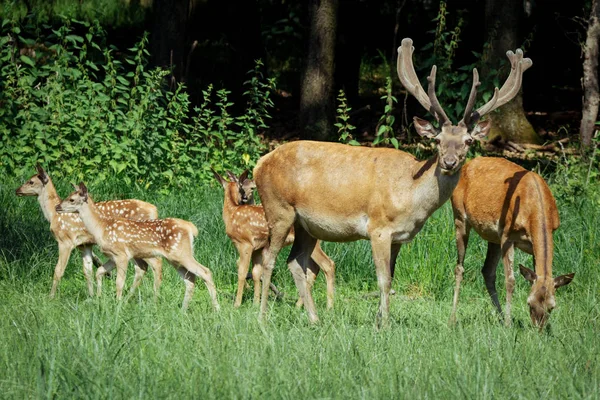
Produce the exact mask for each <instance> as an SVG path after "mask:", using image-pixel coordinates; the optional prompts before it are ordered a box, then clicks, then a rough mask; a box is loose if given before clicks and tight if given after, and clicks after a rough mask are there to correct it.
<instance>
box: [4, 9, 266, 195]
mask: <svg viewBox="0 0 600 400" xmlns="http://www.w3.org/2000/svg"><path fill="white" fill-rule="evenodd" d="M75 31H78V32H80V31H82V32H85V33H84V34H83V35H81V36H80V35H78V34H76V33H75ZM105 42H106V37H105V32H104V30H103V29H102V27H101V26H100V25H99V24H98V23H94V24H88V23H85V22H77V21H70V20H64V23H63V25H62V26H60V27H58V28H57V29H52V28H50V27H48V29H47V30H43V31H39V30H38V29H33V28H32V27H31V26H20V25H19V24H17V23H14V22H11V21H9V20H3V23H2V37H1V39H0V44H1V49H0V77H1V78H2V81H1V83H0V85H1V91H0V135H1V138H0V141H1V144H2V146H1V148H0V171H2V172H3V173H5V174H10V175H22V174H26V173H29V172H30V171H31V169H32V166H33V165H34V164H35V162H41V163H42V164H43V165H44V166H46V167H48V168H49V170H50V171H52V172H53V176H57V177H59V178H60V177H68V178H69V179H71V180H79V179H85V180H86V181H92V182H93V181H102V180H104V179H106V178H107V177H108V176H115V177H117V179H120V180H122V181H124V182H126V183H128V184H131V183H135V184H137V185H140V186H143V187H146V188H147V187H150V186H152V185H154V186H161V187H162V188H163V190H168V188H169V187H170V186H172V185H179V184H184V183H188V182H190V180H192V179H195V180H197V179H204V180H208V179H210V176H209V167H210V165H217V166H218V168H219V169H221V168H229V169H233V170H240V169H243V168H249V167H252V165H253V162H255V160H257V159H258V157H259V155H260V154H261V153H262V152H263V151H264V148H265V146H264V145H263V143H262V141H261V139H260V136H259V133H260V132H262V131H263V130H264V129H266V128H267V121H268V119H269V109H270V108H271V107H272V106H273V103H272V101H271V99H270V97H269V96H270V91H271V89H273V88H274V82H273V80H269V79H265V78H264V77H263V75H262V72H261V70H262V67H263V66H262V63H261V62H260V61H257V63H256V67H255V69H254V70H252V71H250V75H251V77H250V79H249V80H248V81H247V82H246V83H245V86H246V92H245V93H244V95H245V96H246V98H247V99H248V101H247V108H246V112H245V113H244V114H242V115H239V116H232V115H231V114H230V111H229V110H230V108H231V106H232V105H233V104H232V103H231V102H229V101H228V100H227V97H228V95H229V91H227V90H225V89H221V90H219V91H217V98H216V102H215V100H214V99H212V98H211V93H212V87H209V88H208V89H207V90H206V91H205V92H204V94H205V98H204V102H203V103H202V105H201V107H200V108H197V109H195V110H194V111H195V112H194V113H193V114H192V113H191V112H190V108H191V107H190V101H189V98H188V94H187V93H186V90H185V87H184V86H183V85H182V84H178V85H177V86H176V87H175V89H174V91H171V90H169V89H168V86H167V84H166V83H167V79H166V78H167V76H168V75H169V71H166V70H163V69H159V68H156V69H150V68H148V58H149V53H148V50H147V48H148V35H147V34H144V35H143V36H142V38H141V39H140V41H139V42H138V43H137V44H136V45H134V46H133V47H132V48H130V49H128V50H127V51H126V52H122V53H121V52H119V51H118V49H116V48H115V47H113V46H106V44H105ZM215 109H216V111H215ZM190 116H191V118H190Z"/></svg>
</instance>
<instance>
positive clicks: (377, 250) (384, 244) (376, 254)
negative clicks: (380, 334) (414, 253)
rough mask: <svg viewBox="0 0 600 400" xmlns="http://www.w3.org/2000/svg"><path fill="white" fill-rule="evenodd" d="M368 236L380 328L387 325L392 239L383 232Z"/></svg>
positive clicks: (372, 233) (390, 283)
mask: <svg viewBox="0 0 600 400" xmlns="http://www.w3.org/2000/svg"><path fill="white" fill-rule="evenodd" d="M370 236H371V249H372V251H373V261H374V262H375V271H376V273H377V283H378V286H379V293H380V300H379V312H378V313H377V326H378V327H382V326H385V325H387V323H388V320H389V312H390V289H391V287H392V279H391V270H390V258H391V254H390V253H391V245H392V243H391V242H392V238H391V236H390V234H389V233H388V232H385V231H374V232H371V235H370Z"/></svg>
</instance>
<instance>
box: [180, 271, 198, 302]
mask: <svg viewBox="0 0 600 400" xmlns="http://www.w3.org/2000/svg"><path fill="white" fill-rule="evenodd" d="M177 272H178V273H179V275H180V276H181V278H182V279H183V283H184V284H185V295H184V296H183V303H182V304H181V310H182V311H186V310H187V309H188V307H189V305H190V301H191V300H192V296H193V295H194V287H195V286H196V275H194V274H192V273H191V272H189V271H188V270H187V269H186V268H184V267H181V266H179V267H177Z"/></svg>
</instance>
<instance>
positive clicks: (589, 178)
mask: <svg viewBox="0 0 600 400" xmlns="http://www.w3.org/2000/svg"><path fill="white" fill-rule="evenodd" d="M595 141H596V145H595V146H593V150H592V153H591V154H589V155H588V157H572V156H567V155H565V154H563V156H562V157H561V158H560V160H559V161H558V163H557V168H556V171H555V173H554V174H553V176H552V180H551V184H552V192H553V193H554V197H556V200H557V201H559V202H560V203H565V204H569V205H575V206H579V207H580V206H581V205H582V204H583V203H584V202H591V203H592V204H594V205H595V206H596V207H600V185H599V184H598V181H599V180H600V159H599V158H598V155H597V154H598V144H600V138H598V135H596V138H595ZM559 143H560V142H559ZM561 146H562V144H561Z"/></svg>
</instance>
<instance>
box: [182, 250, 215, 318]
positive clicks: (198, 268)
mask: <svg viewBox="0 0 600 400" xmlns="http://www.w3.org/2000/svg"><path fill="white" fill-rule="evenodd" d="M181 265H183V266H184V267H185V269H187V270H188V271H189V272H191V273H192V274H194V275H196V276H197V277H199V278H201V279H202V280H203V281H204V284H205V285H206V288H207V289H208V294H209V295H210V299H211V301H212V305H213V307H214V309H215V311H219V310H220V309H221V307H220V306H219V301H218V300H217V288H216V287H215V283H214V282H213V279H212V272H211V271H210V269H208V268H206V267H205V266H204V265H202V264H200V263H199V262H198V261H196V260H195V259H194V258H193V257H191V256H190V257H188V258H187V259H184V260H182V262H181ZM186 285H187V284H186ZM186 295H187V291H186ZM190 296H191V295H190Z"/></svg>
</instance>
